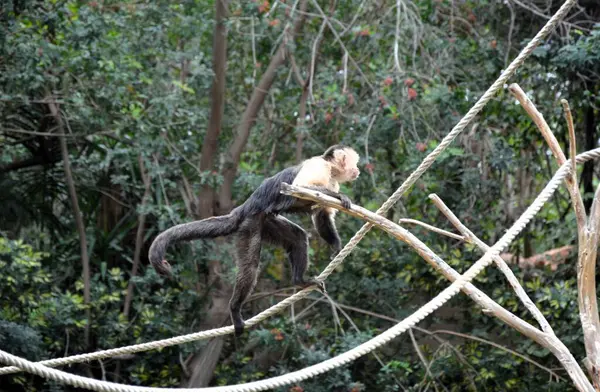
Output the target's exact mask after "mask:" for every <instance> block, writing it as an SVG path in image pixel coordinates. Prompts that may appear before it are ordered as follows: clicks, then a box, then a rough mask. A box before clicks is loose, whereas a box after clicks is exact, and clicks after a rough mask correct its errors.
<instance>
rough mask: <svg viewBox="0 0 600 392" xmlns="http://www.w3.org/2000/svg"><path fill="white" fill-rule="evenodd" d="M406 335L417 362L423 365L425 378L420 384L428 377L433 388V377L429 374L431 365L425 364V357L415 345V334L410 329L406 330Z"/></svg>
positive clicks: (417, 345)
mask: <svg viewBox="0 0 600 392" xmlns="http://www.w3.org/2000/svg"><path fill="white" fill-rule="evenodd" d="M408 334H409V335H410V340H411V342H412V345H413V348H414V349H415V352H416V353H417V357H419V360H420V361H421V363H422V364H423V367H424V368H425V378H424V379H423V381H422V382H421V383H423V382H424V381H425V380H427V377H429V378H430V379H431V381H432V382H433V383H434V384H433V385H434V386H435V385H436V384H435V377H434V376H433V374H432V373H431V364H430V363H429V362H427V359H426V358H425V355H423V352H422V351H421V348H420V347H419V344H418V343H417V339H415V334H414V333H413V331H412V328H411V329H409V330H408ZM436 390H437V387H436Z"/></svg>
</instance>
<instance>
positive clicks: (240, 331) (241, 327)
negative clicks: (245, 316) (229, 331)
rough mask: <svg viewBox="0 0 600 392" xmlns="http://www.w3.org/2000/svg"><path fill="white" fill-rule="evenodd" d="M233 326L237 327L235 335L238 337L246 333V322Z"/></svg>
mask: <svg viewBox="0 0 600 392" xmlns="http://www.w3.org/2000/svg"><path fill="white" fill-rule="evenodd" d="M233 328H234V329H235V332H234V335H235V337H236V338H238V337H240V336H242V334H243V333H244V324H242V325H234V326H233Z"/></svg>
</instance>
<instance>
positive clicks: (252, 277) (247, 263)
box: [229, 217, 263, 336]
mask: <svg viewBox="0 0 600 392" xmlns="http://www.w3.org/2000/svg"><path fill="white" fill-rule="evenodd" d="M262 223H263V218H262V217H256V218H249V219H247V220H246V221H245V222H244V223H242V226H241V227H240V230H239V232H238V238H237V242H236V256H237V265H238V273H237V277H236V282H235V286H234V288H233V295H232V296H231V300H230V301H229V310H230V312H231V321H232V322H233V327H234V328H235V335H236V336H240V335H241V334H242V333H243V332H244V319H243V318H242V304H243V303H244V301H245V300H246V298H248V296H249V295H250V293H251V292H252V290H254V286H256V280H257V278H258V271H259V268H258V267H259V262H260V249H261V241H262V235H261V232H262Z"/></svg>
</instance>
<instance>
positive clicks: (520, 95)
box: [508, 83, 586, 227]
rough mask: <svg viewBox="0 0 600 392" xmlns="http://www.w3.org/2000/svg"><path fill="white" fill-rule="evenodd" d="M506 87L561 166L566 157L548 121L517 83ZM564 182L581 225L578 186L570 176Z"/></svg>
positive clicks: (582, 224)
mask: <svg viewBox="0 0 600 392" xmlns="http://www.w3.org/2000/svg"><path fill="white" fill-rule="evenodd" d="M508 89H509V90H510V92H511V93H512V94H513V95H514V96H515V98H517V100H518V101H519V102H520V103H521V106H523V109H525V111H526V112H527V114H528V115H529V117H531V119H532V120H533V122H534V123H535V125H536V126H537V127H538V129H539V130H540V132H541V133H542V136H543V137H544V139H545V140H546V143H548V146H549V147H550V150H552V153H553V154H554V157H555V158H556V160H557V161H558V164H559V165H561V166H562V165H563V164H564V163H565V162H566V160H567V158H566V157H565V153H564V152H563V151H562V148H561V147H560V144H559V143H558V140H556V137H555V136H554V133H552V130H550V127H549V126H548V123H547V122H546V120H544V116H542V114H541V113H540V112H539V111H538V110H537V108H536V107H535V105H534V104H533V102H531V100H530V99H529V98H528V97H527V95H526V94H525V92H524V91H523V90H522V89H521V87H519V85H518V84H516V83H513V84H511V85H510V86H509V87H508ZM565 182H566V183H567V189H568V190H569V195H570V196H571V200H572V201H573V207H574V209H575V218H576V219H577V227H583V226H584V225H585V222H586V217H585V208H584V206H583V199H582V197H581V193H580V192H579V188H577V187H576V186H575V183H574V182H573V181H572V177H566V178H565Z"/></svg>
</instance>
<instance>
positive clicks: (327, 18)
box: [312, 0, 377, 91]
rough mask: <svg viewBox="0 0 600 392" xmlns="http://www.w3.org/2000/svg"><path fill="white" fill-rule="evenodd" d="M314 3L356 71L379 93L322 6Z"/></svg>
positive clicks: (314, 0)
mask: <svg viewBox="0 0 600 392" xmlns="http://www.w3.org/2000/svg"><path fill="white" fill-rule="evenodd" d="M312 3H313V4H314V6H315V8H317V10H319V13H320V14H321V16H322V17H323V19H324V20H325V22H326V23H327V26H328V27H329V30H331V32H332V33H333V35H334V37H335V39H336V40H337V41H338V43H339V44H340V46H341V47H342V49H343V50H344V52H346V53H348V57H349V58H350V61H351V62H352V64H353V65H354V67H355V68H356V70H357V71H358V73H359V74H360V76H362V78H363V79H364V81H365V83H366V84H367V85H368V86H369V88H370V89H371V90H372V91H377V90H376V89H375V87H374V86H373V84H371V82H370V81H369V78H367V75H365V74H364V72H363V71H362V69H361V68H360V66H359V65H358V63H357V62H356V61H355V60H354V58H353V57H352V56H350V54H349V53H350V52H349V51H348V48H346V45H344V42H343V41H342V38H341V37H340V35H339V34H338V32H337V30H336V29H334V28H333V26H332V25H331V22H330V21H329V17H328V16H327V15H325V12H323V9H322V8H321V6H320V5H319V3H318V2H317V0H312Z"/></svg>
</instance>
